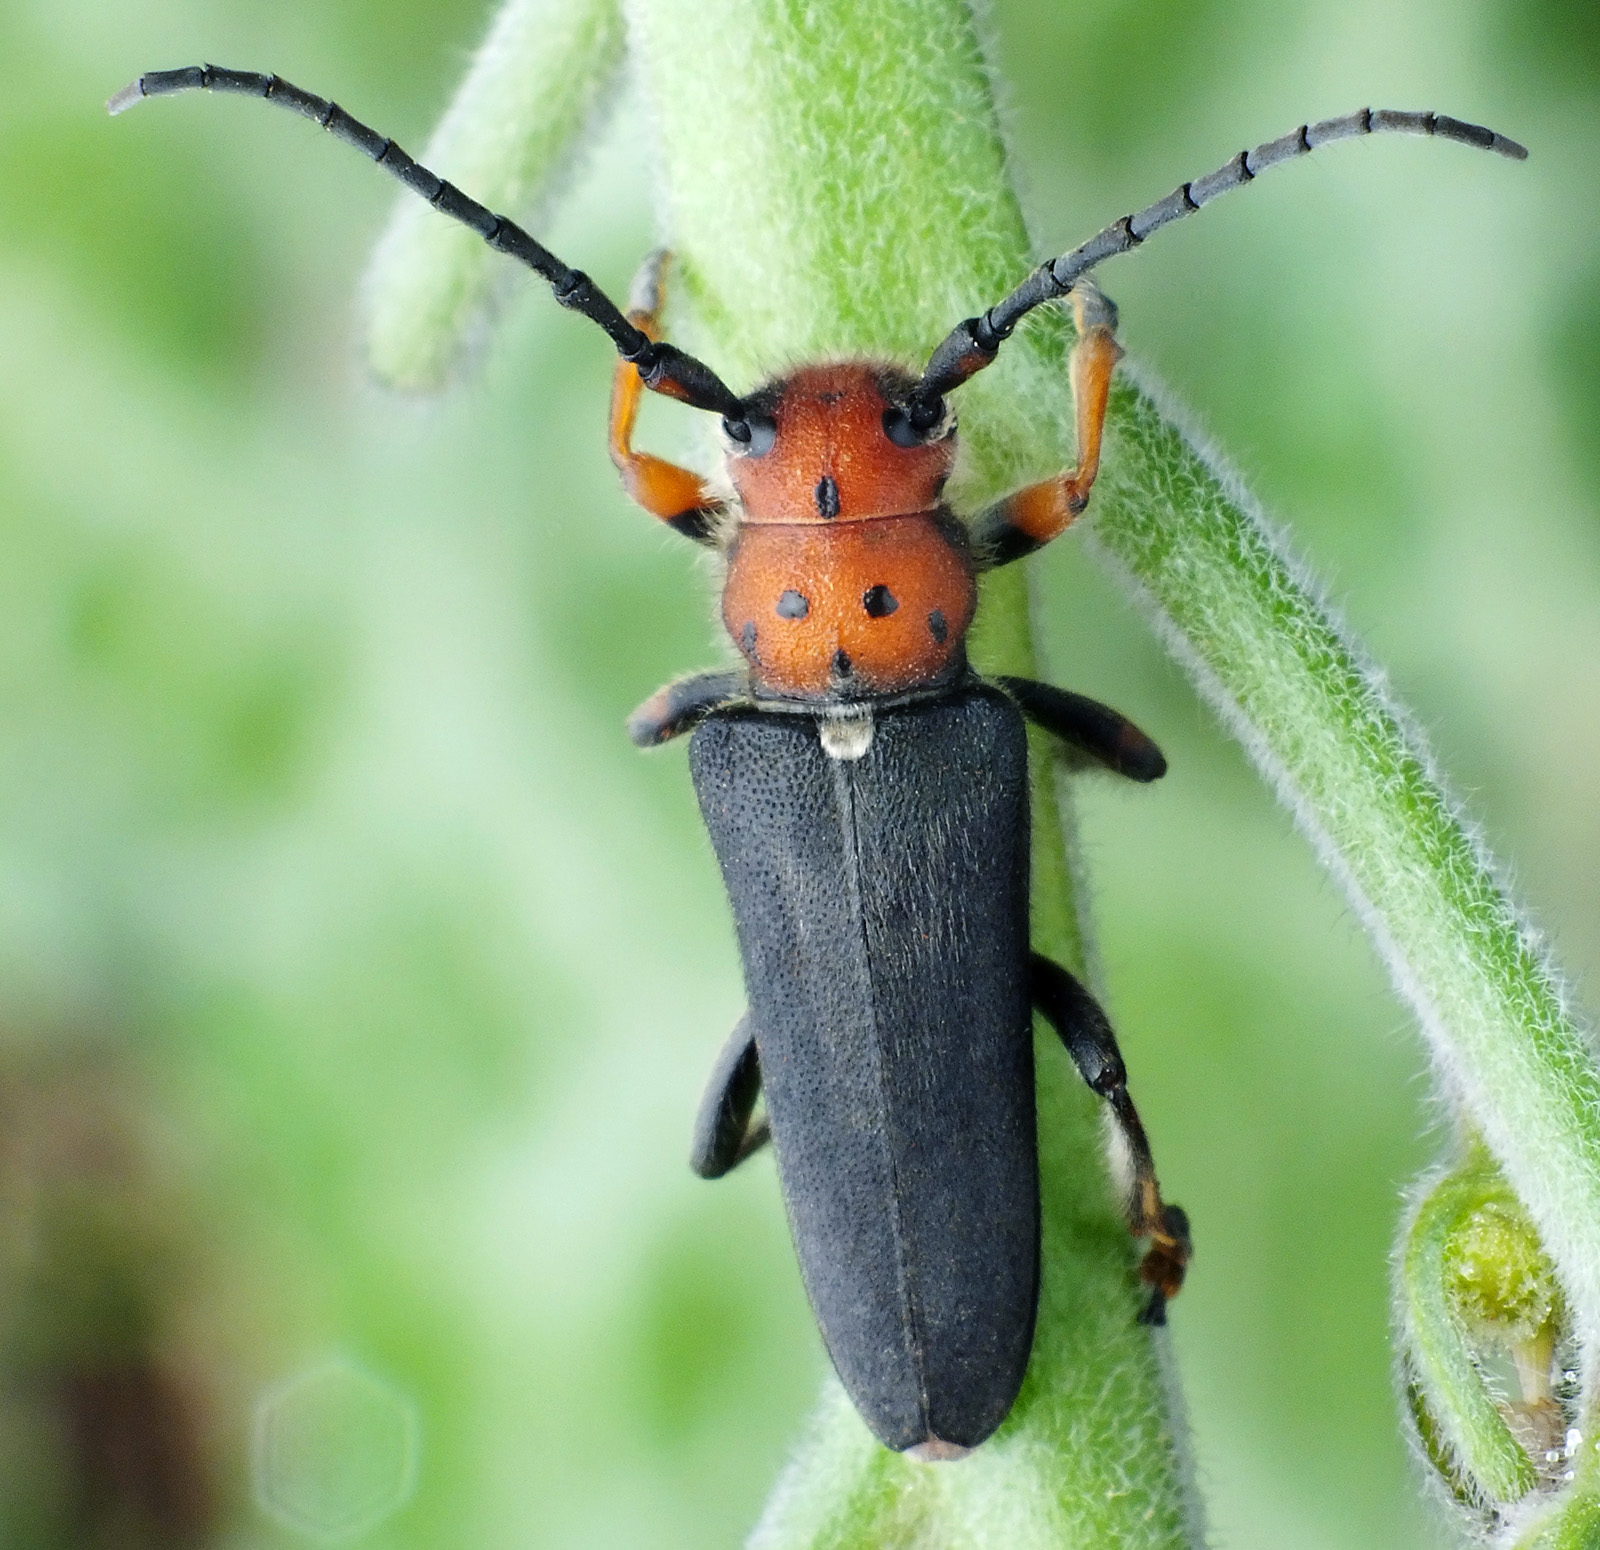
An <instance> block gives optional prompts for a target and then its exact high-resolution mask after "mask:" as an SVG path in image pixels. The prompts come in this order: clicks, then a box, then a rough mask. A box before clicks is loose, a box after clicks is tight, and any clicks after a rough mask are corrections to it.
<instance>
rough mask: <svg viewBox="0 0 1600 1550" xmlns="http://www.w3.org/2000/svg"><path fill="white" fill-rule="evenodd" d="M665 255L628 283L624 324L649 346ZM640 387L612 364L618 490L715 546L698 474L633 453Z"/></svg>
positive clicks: (654, 257)
mask: <svg viewBox="0 0 1600 1550" xmlns="http://www.w3.org/2000/svg"><path fill="white" fill-rule="evenodd" d="M666 267H667V254H666V251H665V250H664V249H661V248H658V249H657V250H656V251H655V252H654V253H651V254H648V255H647V256H646V258H645V261H644V262H643V263H642V264H641V265H640V266H639V272H638V274H636V275H635V276H634V279H633V290H632V291H631V293H630V294H629V297H628V321H629V322H630V323H631V324H633V326H634V327H635V328H637V329H638V330H639V331H640V332H641V333H642V334H644V335H645V337H646V338H648V339H650V340H651V341H652V342H653V341H655V340H658V339H659V338H660V337H661V299H662V278H663V275H664V273H665V270H666ZM643 391H644V381H643V379H642V378H641V377H640V375H639V369H638V367H636V366H633V365H630V364H629V363H628V362H627V361H618V362H617V369H616V372H615V373H614V374H613V376H612V378H611V427H610V448H611V461H612V463H613V464H615V465H616V470H617V472H618V473H619V474H621V475H622V487H623V489H624V490H626V491H627V492H628V494H629V496H631V497H632V498H633V499H634V500H636V501H637V502H638V503H639V504H640V505H641V506H643V507H644V509H645V510H646V511H648V512H649V513H650V515H651V516H653V517H660V518H661V520H662V521H663V522H665V523H666V524H667V526H668V527H670V528H673V529H675V530H676V531H677V532H680V533H682V534H683V535H684V537H685V538H692V539H694V540H695V542H696V543H701V544H710V545H713V546H714V545H715V543H716V518H717V512H718V511H719V509H720V504H721V503H720V502H719V501H718V499H717V497H716V496H715V494H713V493H712V491H711V490H710V489H709V488H707V486H706V484H705V482H704V481H703V480H702V479H701V478H700V476H699V474H697V473H693V472H691V471H690V470H689V469H687V468H680V467H678V465H677V464H676V463H668V462H665V461H664V460H663V459H661V458H658V457H652V456H651V455H650V454H649V453H648V452H635V451H634V450H633V425H634V421H635V420H636V419H637V418H638V415H639V398H640V395H641V394H642V393H643Z"/></svg>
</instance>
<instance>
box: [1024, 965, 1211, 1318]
mask: <svg viewBox="0 0 1600 1550" xmlns="http://www.w3.org/2000/svg"><path fill="white" fill-rule="evenodd" d="M1031 988H1032V992H1033V1004H1034V1005H1035V1006H1036V1007H1037V1008H1038V1009H1039V1011H1040V1012H1041V1013H1043V1015H1044V1017H1045V1020H1046V1021H1047V1022H1049V1023H1050V1025H1051V1026H1052V1027H1053V1028H1054V1029H1055V1030H1056V1032H1057V1033H1058V1034H1060V1036H1061V1042H1062V1043H1063V1044H1065V1045H1066V1047H1067V1053H1068V1054H1069V1055H1071V1056H1072V1060H1073V1064H1075V1065H1076V1066H1077V1068H1078V1071H1079V1073H1080V1074H1081V1075H1082V1077H1083V1079H1084V1081H1085V1082H1087V1083H1088V1084H1089V1086H1090V1088H1091V1089H1093V1091H1095V1092H1097V1093H1099V1095H1100V1096H1101V1097H1102V1098H1104V1099H1105V1100H1106V1102H1107V1103H1109V1104H1110V1105H1111V1112H1112V1114H1113V1116H1114V1117H1115V1119H1116V1122H1117V1127H1118V1129H1120V1130H1121V1132H1122V1136H1123V1139H1124V1140H1125V1141H1126V1142H1127V1144H1128V1151H1129V1153H1130V1154H1131V1156H1132V1158H1133V1198H1132V1200H1131V1201H1130V1202H1129V1210H1128V1225H1129V1227H1130V1229H1131V1230H1132V1232H1133V1233H1134V1235H1135V1236H1136V1237H1140V1238H1148V1239H1149V1240H1150V1247H1149V1249H1148V1250H1147V1252H1146V1253H1145V1257H1144V1262H1143V1264H1141V1265H1140V1267H1139V1274H1140V1276H1141V1277H1143V1279H1144V1280H1145V1281H1146V1282H1147V1283H1148V1284H1149V1286H1150V1288H1151V1291H1150V1301H1149V1302H1148V1303H1147V1304H1146V1305H1145V1308H1144V1311H1143V1312H1142V1313H1141V1314H1140V1315H1139V1317H1140V1321H1141V1322H1142V1323H1146V1324H1164V1323H1166V1321H1167V1300H1168V1298H1171V1297H1176V1296H1177V1295H1178V1289H1179V1288H1180V1287H1181V1286H1182V1285H1183V1273H1184V1270H1185V1269H1186V1268H1187V1266H1188V1264H1189V1259H1190V1257H1191V1255H1192V1254H1193V1252H1194V1248H1193V1245H1192V1244H1191V1243H1190V1241H1189V1218H1188V1217H1187V1216H1185V1215H1184V1213H1183V1209H1182V1207H1181V1206H1170V1205H1167V1204H1166V1203H1165V1202H1164V1201H1163V1200H1162V1198H1161V1186H1160V1185H1159V1184H1158V1183H1157V1182H1156V1164H1155V1159H1154V1158H1153V1157H1152V1156H1151V1155H1150V1141H1149V1138H1148V1137H1147V1136H1146V1135H1145V1133H1144V1125H1143V1123H1142V1122H1141V1121H1140V1119H1139V1111H1138V1110H1137V1109H1136V1108H1134V1106H1133V1099H1132V1098H1130V1097H1129V1096H1128V1072H1127V1068H1126V1067H1125V1066H1124V1065H1123V1063H1122V1053H1121V1051H1120V1050H1118V1048H1117V1038H1116V1035H1115V1034H1114V1033H1113V1032H1112V1031H1111V1024H1110V1022H1109V1021H1108V1020H1107V1018H1106V1014H1105V1012H1104V1011H1103V1010H1102V1009H1101V1006H1100V1003H1099V1002H1098V1001H1096V1000H1095V998H1094V997H1093V996H1091V995H1090V994H1089V992H1088V991H1087V990H1085V989H1084V988H1083V986H1082V985H1080V984H1079V983H1078V982H1077V980H1075V979H1074V978H1073V977H1072V976H1071V975H1070V974H1068V973H1067V971H1066V970H1065V969H1063V968H1062V967H1061V965H1060V964H1058V963H1053V962H1051V960H1050V959H1048V958H1045V957H1042V956H1040V954H1038V953H1035V954H1034V955H1033V964H1032V987H1031Z"/></svg>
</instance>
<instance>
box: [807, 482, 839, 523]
mask: <svg viewBox="0 0 1600 1550" xmlns="http://www.w3.org/2000/svg"><path fill="white" fill-rule="evenodd" d="M812 494H813V497H814V498H815V500H816V503H817V514H818V515H819V516H820V517H822V518H823V519H824V520H825V521H828V522H831V521H833V519H834V518H835V517H836V516H838V515H839V486H838V485H837V484H835V483H834V482H833V475H832V474H824V475H823V476H822V478H821V479H819V480H818V481H817V487H816V489H815V490H814V491H813V492H812Z"/></svg>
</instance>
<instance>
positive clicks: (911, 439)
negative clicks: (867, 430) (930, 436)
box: [883, 408, 922, 447]
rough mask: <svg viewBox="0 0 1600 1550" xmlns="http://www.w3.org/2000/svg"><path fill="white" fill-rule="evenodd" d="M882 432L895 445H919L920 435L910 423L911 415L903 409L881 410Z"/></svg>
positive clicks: (920, 441) (920, 442) (920, 443)
mask: <svg viewBox="0 0 1600 1550" xmlns="http://www.w3.org/2000/svg"><path fill="white" fill-rule="evenodd" d="M883 434H884V435H885V436H887V437H888V438H889V440H890V441H892V442H893V443H894V444H895V445H896V446H897V447H920V446H921V445H922V437H921V436H920V435H919V434H918V433H917V429H916V427H915V426H914V425H912V423H911V416H910V415H909V414H907V413H906V411H905V410H904V409H899V408H895V409H885V410H884V411H883Z"/></svg>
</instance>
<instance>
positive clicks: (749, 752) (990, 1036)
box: [690, 681, 1186, 1457]
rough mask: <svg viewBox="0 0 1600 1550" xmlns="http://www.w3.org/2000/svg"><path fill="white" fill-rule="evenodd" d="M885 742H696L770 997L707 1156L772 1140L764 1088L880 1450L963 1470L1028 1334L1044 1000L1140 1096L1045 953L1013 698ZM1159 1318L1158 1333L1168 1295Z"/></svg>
mask: <svg viewBox="0 0 1600 1550" xmlns="http://www.w3.org/2000/svg"><path fill="white" fill-rule="evenodd" d="M1010 687H1012V688H1013V689H1014V690H1016V691H1021V692H1022V693H1027V692H1029V691H1032V692H1033V693H1035V694H1037V693H1039V692H1041V691H1042V692H1043V693H1044V694H1046V695H1049V696H1050V697H1051V698H1052V699H1053V700H1054V701H1055V702H1056V706H1057V709H1058V710H1060V709H1063V708H1064V709H1067V710H1076V711H1077V712H1078V716H1077V719H1076V720H1075V721H1074V723H1073V725H1072V726H1071V727H1068V726H1067V725H1065V722H1064V718H1062V717H1061V716H1059V715H1058V716H1057V717H1055V718H1053V720H1054V730H1056V731H1058V732H1063V733H1067V734H1068V735H1072V734H1076V735H1072V740H1073V741H1074V742H1075V743H1076V744H1077V745H1078V746H1079V747H1080V748H1085V747H1088V748H1090V751H1093V752H1097V753H1099V754H1100V756H1101V757H1105V758H1113V757H1117V755H1116V752H1115V750H1114V749H1113V748H1110V747H1107V746H1105V745H1103V744H1102V745H1101V746H1099V747H1095V746H1094V745H1095V744H1097V743H1099V742H1100V740H1099V739H1098V738H1096V737H1094V735H1093V734H1094V727H1093V725H1092V721H1093V717H1092V714H1090V713H1099V714H1100V716H1101V717H1102V718H1104V720H1103V724H1104V726H1105V728H1106V730H1107V731H1109V730H1111V729H1112V727H1113V726H1114V727H1115V730H1116V732H1117V734H1118V735H1120V736H1121V738H1122V742H1123V749H1124V752H1123V754H1122V756H1121V757H1120V758H1119V759H1118V764H1119V767H1122V768H1123V769H1124V772H1125V773H1130V774H1132V773H1135V770H1134V769H1131V768H1129V767H1128V764H1129V761H1128V759H1127V757H1126V751H1127V749H1128V747H1129V744H1130V734H1131V736H1132V737H1133V738H1138V741H1139V742H1140V743H1141V744H1142V745H1143V746H1142V747H1140V748H1139V750H1138V752H1139V755H1140V757H1139V758H1138V759H1137V760H1136V761H1134V762H1135V763H1136V765H1137V775H1138V777H1139V778H1144V779H1150V778H1152V777H1153V776H1154V775H1156V774H1159V773H1160V772H1161V770H1162V769H1163V768H1164V765H1163V764H1162V762H1161V759H1160V755H1159V753H1157V752H1156V751H1155V748H1154V745H1153V744H1150V743H1148V740H1144V739H1142V737H1139V735H1138V734H1137V733H1136V732H1134V730H1133V729H1132V728H1131V727H1130V726H1129V724H1128V723H1127V722H1125V721H1124V720H1123V718H1122V717H1121V716H1119V715H1117V714H1116V713H1115V712H1112V711H1108V710H1105V709H1104V707H1100V706H1097V705H1094V703H1093V702H1092V701H1085V700H1082V699H1081V698H1080V697H1079V696H1073V695H1067V694H1064V693H1063V692H1062V691H1059V690H1054V691H1052V690H1047V689H1045V687H1044V686H1043V685H1033V684H1022V683H1013V684H1011V685H1010ZM1019 697H1020V695H1019ZM873 726H874V730H873V735H872V738H871V742H870V745H869V746H868V748H867V751H866V752H865V754H864V755H862V756H861V757H859V758H854V759H849V758H836V757H833V756H831V755H830V754H829V753H828V752H827V751H826V750H825V749H824V747H823V744H822V741H821V739H820V738H819V732H818V721H817V719H816V718H814V717H811V716H805V715H795V714H780V713H763V712H761V711H757V710H723V711H718V712H716V713H713V714H712V715H710V716H709V717H708V718H707V719H706V720H704V721H703V722H701V724H700V725H699V727H698V729H697V730H696V731H695V733H694V738H693V741H692V743H691V746H690V768H691V770H692V772H693V777H694V785H695V791H696V793H697V794H698V796H699V800H700V809H701V812H702V814H703V815H704V818H705V822H706V826H707V828H708V830H709V831H710V834H711V839H712V843H713V845H714V846H715V848H716V853H717V857H718V860H719V861H720V863H721V866H722V875H723V878H724V880H725V882H726V884H727V890H728V897H729V899H730V900H731V902H732V905H733V911H734V916H735V920H736V923H737V927H738V934H739V946H740V952H741V956H742V958H743V961H744V974H745V985H746V989H747V992H748V995H749V1001H750V1010H749V1014H748V1016H747V1017H746V1018H745V1019H744V1020H743V1021H742V1022H741V1023H740V1025H739V1027H738V1028H737V1029H736V1030H735V1032H734V1034H733V1037H732V1038H731V1039H730V1040H729V1042H728V1045H727V1047H726V1049H725V1050H724V1052H723V1055H722V1058H721V1060H720V1061H719V1063H718V1069H717V1071H716V1072H715V1073H714V1075H713V1079H712V1083H711V1086H710V1089H709V1090H708V1092H707V1095H706V1103H705V1105H704V1108H703V1110H702V1114H701V1121H700V1125H699V1129H698V1132H697V1136H696V1144H695V1154H694V1163H695V1166H696V1168H697V1169H698V1171H700V1172H702V1173H704V1174H706V1175H708V1176H716V1175H717V1174H719V1173H722V1172H725V1171H726V1170H727V1168H728V1167H730V1166H732V1164H733V1163H734V1162H735V1161H737V1160H738V1159H739V1157H741V1156H742V1155H745V1154H747V1153H748V1151H749V1150H751V1149H753V1144H759V1143H760V1140H761V1139H763V1136H762V1135H761V1134H760V1133H759V1132H758V1133H756V1134H755V1135H751V1134H750V1133H749V1131H748V1120H749V1116H750V1114H751V1111H752V1108H753V1106H754V1103H755V1100H756V1094H757V1089H758V1086H759V1087H761V1088H764V1089H765V1093H766V1100H767V1115H768V1119H769V1123H770V1126H771V1135H772V1139H773V1142H774V1144H775V1149H776V1153H777V1164H778V1173H779V1178H780V1180H781V1182H782V1187H783V1196H784V1201H785V1203H786V1206H787V1209H788V1214H789V1223H790V1227H791V1229H792V1233H793V1237H794V1243H795V1249H796V1252H797V1254H798V1256H799V1259H800V1267H801V1271H802V1273H803V1275H804V1278H805V1284H806V1290H807V1292H808V1294H809V1296H810V1299H811V1304H812V1307H813V1309H814V1310H815V1313H816V1316H817V1321H818V1324H819V1326H820V1327H821V1330H822V1336H823V1340H824V1342H825V1343H826V1345H827V1348H828V1353H829V1355H830V1356H831V1357H832V1359H833V1364H834V1366H835V1368H836V1369H837V1371H838V1373H839V1376H840V1378H841V1379H842V1380H843V1382H844V1386H845V1388H846V1389H847V1391H848V1392H849V1394H850V1397H851V1399H852V1400H853V1401H854V1402H855V1404H856V1406H857V1408H858V1409H859V1410H860V1411H861V1414H862V1415H863V1416H864V1417H865V1418H866V1421H867V1423H868V1425H869V1426H871V1428H872V1430H873V1431H874V1432H875V1433H876V1434H877V1435H878V1437H879V1438H881V1439H882V1441H883V1442H884V1443H885V1444H887V1445H888V1446H889V1447H891V1448H896V1449H915V1450H919V1451H920V1452H922V1453H923V1454H924V1455H925V1456H932V1457H948V1456H953V1455H954V1454H955V1453H956V1452H958V1451H960V1450H964V1449H967V1448H971V1447H974V1446H976V1445H977V1444H978V1443H980V1442H982V1441H983V1440H984V1438H986V1437H987V1436H989V1434H990V1433H991V1432H993V1431H994V1429H995V1428H996V1427H997V1426H998V1425H999V1424H1000V1422H1001V1421H1002V1420H1004V1419H1005V1416H1006V1413H1007V1412H1008V1411H1009V1410H1010V1408H1011V1405H1012V1402H1013V1400H1014V1399H1015V1398H1016V1395H1017V1391H1018V1389H1019V1388H1020V1386H1021V1383H1022V1376H1023V1373H1024V1371H1025V1369H1026V1367H1027V1363H1028V1354H1029V1350H1030V1348H1031V1346H1032V1342H1033V1325H1034V1311H1035V1308H1036V1305H1037V1302H1038V1286H1039V1184H1038V1153H1037V1147H1036V1142H1035V1118H1034V1107H1035V1105H1034V1074H1033V1008H1034V1005H1035V1003H1036V1002H1037V1003H1039V1005H1040V1009H1041V1010H1042V1011H1044V1012H1045V1013H1046V1014H1047V1015H1048V1016H1049V1017H1050V1018H1051V1020H1052V1021H1053V1022H1055V1023H1056V1025H1057V1026H1058V1027H1059V1028H1060V1029H1061V1031H1062V1033H1063V1036H1064V1037H1066V1039H1067V1041H1068V1047H1069V1048H1070V1049H1071V1050H1072V1053H1073V1055H1074V1057H1075V1058H1076V1059H1077V1060H1078V1062H1079V1065H1080V1067H1082V1068H1083V1070H1084V1074H1085V1076H1086V1077H1088V1078H1089V1079H1090V1082H1091V1085H1093V1086H1094V1087H1095V1088H1096V1090H1097V1091H1100V1092H1102V1093H1104V1094H1105V1095H1106V1096H1108V1097H1113V1098H1114V1099H1115V1098H1116V1097H1118V1096H1120V1098H1121V1100H1122V1101H1121V1104H1120V1105H1118V1108H1119V1117H1122V1116H1123V1115H1124V1113H1125V1115H1126V1116H1130V1117H1131V1116H1132V1108H1131V1105H1129V1104H1127V1101H1126V1088H1125V1085H1124V1076H1123V1072H1122V1063H1121V1061H1120V1059H1118V1058H1117V1055H1116V1046H1115V1043H1114V1041H1113V1040H1112V1038H1111V1031H1110V1028H1109V1026H1108V1025H1107V1024H1106V1022H1105V1020H1104V1018H1103V1016H1101V1015H1100V1012H1099V1008H1098V1007H1097V1006H1095V1004H1094V1003H1093V1001H1092V1000H1091V999H1090V998H1089V996H1088V995H1087V993H1086V992H1084V991H1083V990H1082V989H1081V987H1079V986H1078V985H1077V983H1076V981H1074V980H1072V979H1071V978H1070V977H1069V976H1068V975H1066V973H1065V971H1063V970H1061V969H1059V968H1057V967H1056V966H1055V965H1054V964H1050V963H1048V962H1046V961H1045V960H1042V959H1035V957H1034V955H1033V954H1032V952H1031V950H1030V947H1029V939H1028V844H1029V833H1030V827H1029V814H1028V749H1027V738H1026V733H1025V729H1024V721H1023V715H1022V713H1021V711H1020V710H1019V709H1018V707H1017V704H1015V703H1013V700H1012V699H1011V698H1009V697H1008V696H1007V694H1005V693H1002V692H1001V691H1000V690H999V689H997V688H993V687H990V686H988V685H985V684H981V683H978V682H976V681H973V682H971V683H969V684H968V685H967V686H965V687H963V688H962V689H960V690H959V691H957V692H956V693H953V694H949V695H947V696H945V697H942V698H937V699H931V700H925V701H922V702H921V703H916V704H910V705H905V706H902V707H899V708H895V709H888V710H878V711H877V712H876V715H875V717H874V723H873ZM1125 729H1126V730H1125ZM1133 1123H1134V1133H1133V1134H1132V1135H1131V1136H1130V1140H1131V1141H1132V1142H1133V1144H1134V1147H1135V1150H1136V1151H1139V1152H1143V1153H1144V1155H1143V1157H1142V1158H1141V1159H1140V1167H1141V1172H1142V1171H1144V1168H1145V1167H1146V1166H1147V1163H1148V1151H1147V1149H1145V1148H1144V1147H1143V1145H1142V1143H1143V1134H1142V1131H1140V1130H1139V1129H1138V1126H1137V1119H1136V1118H1135V1119H1134V1121H1133ZM1152 1182H1153V1180H1152ZM1167 1214H1168V1220H1167V1221H1166V1223H1165V1224H1164V1225H1165V1226H1166V1227H1167V1228H1169V1229H1171V1231H1172V1236H1173V1237H1174V1238H1175V1239H1186V1234H1185V1233H1184V1231H1183V1225H1182V1220H1181V1216H1179V1215H1178V1214H1177V1213H1176V1212H1175V1209H1174V1208H1170V1207H1169V1208H1167ZM1184 1252H1185V1253H1186V1242H1185V1244H1184ZM1179 1268H1180V1269H1181V1266H1180V1267H1179ZM1152 1305H1153V1315H1152V1316H1155V1317H1159V1316H1160V1312H1161V1308H1162V1305H1163V1293H1162V1291H1161V1290H1160V1289H1159V1288H1158V1289H1157V1290H1156V1291H1155V1293H1154V1294H1153V1296H1152Z"/></svg>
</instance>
